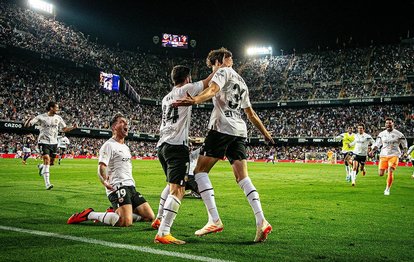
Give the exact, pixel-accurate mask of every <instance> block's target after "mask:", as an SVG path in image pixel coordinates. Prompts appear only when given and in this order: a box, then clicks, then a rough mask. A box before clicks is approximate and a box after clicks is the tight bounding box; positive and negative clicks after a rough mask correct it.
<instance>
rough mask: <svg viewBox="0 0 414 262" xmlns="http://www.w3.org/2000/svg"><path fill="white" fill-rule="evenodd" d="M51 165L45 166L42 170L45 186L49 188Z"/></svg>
mask: <svg viewBox="0 0 414 262" xmlns="http://www.w3.org/2000/svg"><path fill="white" fill-rule="evenodd" d="M49 170H50V165H43V169H42V176H43V179H44V180H45V185H46V187H48V186H49V185H50V172H49Z"/></svg>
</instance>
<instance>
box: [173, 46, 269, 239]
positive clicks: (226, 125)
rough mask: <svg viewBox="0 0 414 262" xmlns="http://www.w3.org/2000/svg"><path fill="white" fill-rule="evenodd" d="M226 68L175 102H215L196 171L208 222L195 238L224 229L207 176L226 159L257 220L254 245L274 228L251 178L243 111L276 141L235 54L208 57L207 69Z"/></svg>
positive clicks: (222, 50)
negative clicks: (257, 110)
mask: <svg viewBox="0 0 414 262" xmlns="http://www.w3.org/2000/svg"><path fill="white" fill-rule="evenodd" d="M223 65H224V66H225V67H223V68H220V69H218V70H217V72H216V73H215V74H214V77H213V79H212V80H211V82H210V84H209V87H208V88H207V89H206V90H204V91H203V92H202V93H201V94H199V95H198V96H196V97H191V96H189V95H187V97H185V98H183V99H182V100H178V101H177V103H176V105H177V106H191V105H194V104H200V103H202V102H205V101H207V100H209V99H212V100H213V104H214V108H213V111H212V113H211V117H210V122H209V125H208V126H209V128H210V131H209V133H208V135H207V137H206V139H205V141H204V145H203V147H202V149H201V152H200V157H199V159H198V163H197V167H196V169H195V170H194V173H195V179H196V182H197V184H198V188H199V190H200V194H201V197H202V198H203V201H204V204H205V206H206V209H207V212H208V217H209V219H208V222H207V224H206V225H205V226H204V227H203V228H202V229H200V230H197V231H196V232H195V235H197V236H203V235H206V234H209V233H213V232H221V231H222V230H223V223H222V222H221V219H220V216H219V214H218V211H217V207H216V203H215V198H214V189H213V186H212V184H211V182H210V179H209V177H208V173H209V172H210V170H211V168H212V167H213V166H214V165H215V163H216V162H217V161H218V160H219V159H222V158H224V156H226V157H227V159H228V160H229V162H230V164H231V165H232V168H233V173H234V175H235V177H236V181H237V183H238V184H239V186H240V188H241V189H242V190H243V191H244V193H245V195H246V197H247V200H248V202H249V204H250V206H251V207H252V209H253V212H254V215H255V218H256V226H257V231H256V237H255V239H254V242H263V241H265V240H266V239H267V236H268V234H269V233H270V232H271V231H272V226H271V225H270V224H269V223H268V222H267V221H266V219H265V217H264V214H263V210H262V206H261V203H260V199H259V193H258V192H257V190H256V188H255V187H254V185H253V183H252V181H251V180H250V178H249V176H248V172H247V160H246V159H247V154H246V138H247V127H246V123H245V122H244V121H243V119H242V118H241V113H240V109H244V112H245V113H246V114H247V117H248V119H249V120H250V121H251V122H252V123H253V124H254V125H255V126H256V127H257V128H258V129H259V130H260V132H261V133H262V134H263V135H264V137H265V138H266V140H268V141H270V142H271V143H274V142H273V139H272V137H271V135H270V133H269V132H268V131H267V129H266V128H265V127H264V125H263V123H262V122H261V120H260V118H259V117H258V116H257V114H256V113H255V111H254V110H253V108H252V106H251V104H250V99H249V91H248V88H247V86H246V83H245V82H244V80H243V78H242V77H241V76H240V75H239V74H238V73H237V72H236V71H234V69H233V68H232V65H233V58H232V53H231V52H230V51H228V50H227V49H225V48H220V49H217V50H213V51H211V52H210V53H209V55H208V57H207V66H208V67H212V68H213V70H215V69H217V68H218V67H219V66H223Z"/></svg>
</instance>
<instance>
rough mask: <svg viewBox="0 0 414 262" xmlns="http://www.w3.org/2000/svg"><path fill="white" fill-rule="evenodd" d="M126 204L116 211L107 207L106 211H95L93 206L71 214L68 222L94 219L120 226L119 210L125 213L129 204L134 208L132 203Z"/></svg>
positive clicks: (74, 222)
mask: <svg viewBox="0 0 414 262" xmlns="http://www.w3.org/2000/svg"><path fill="white" fill-rule="evenodd" d="M124 206H125V207H123V208H121V209H119V208H117V211H116V212H114V211H113V209H112V210H109V209H107V210H106V212H95V211H94V210H93V208H87V209H85V210H83V211H82V212H79V213H75V214H73V215H72V216H70V217H69V219H68V221H67V223H68V224H79V223H81V222H84V221H88V220H92V221H95V222H96V221H100V222H102V223H104V224H107V225H110V226H118V225H119V224H117V223H118V221H119V218H120V215H119V214H118V213H117V212H119V213H121V214H124V212H125V209H128V208H127V206H130V208H131V210H132V205H131V204H129V205H124ZM118 209H119V210H118ZM131 212H132V211H131Z"/></svg>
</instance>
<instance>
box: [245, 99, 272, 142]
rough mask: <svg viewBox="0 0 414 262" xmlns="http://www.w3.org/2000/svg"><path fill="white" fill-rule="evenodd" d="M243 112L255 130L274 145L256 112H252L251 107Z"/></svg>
mask: <svg viewBox="0 0 414 262" xmlns="http://www.w3.org/2000/svg"><path fill="white" fill-rule="evenodd" d="M244 112H245V113H246V115H247V118H248V119H249V121H250V122H251V123H252V124H253V125H254V126H255V127H256V128H257V129H259V131H260V133H262V135H263V136H264V137H265V139H266V140H267V141H269V142H270V143H272V144H274V143H275V141H273V138H272V135H271V134H270V132H269V131H268V130H267V129H266V127H265V126H264V125H263V123H262V120H260V118H259V116H258V115H257V114H256V112H255V111H254V110H253V108H252V107H246V108H245V109H244Z"/></svg>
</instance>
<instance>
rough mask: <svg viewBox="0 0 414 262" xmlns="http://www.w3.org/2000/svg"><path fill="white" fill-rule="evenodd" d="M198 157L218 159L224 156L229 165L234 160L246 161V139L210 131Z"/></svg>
mask: <svg viewBox="0 0 414 262" xmlns="http://www.w3.org/2000/svg"><path fill="white" fill-rule="evenodd" d="M200 155H203V156H209V157H214V158H220V159H223V158H224V156H226V157H227V159H228V160H229V162H230V164H233V162H234V161H235V160H244V159H247V154H246V138H244V137H239V136H231V135H227V134H223V133H220V132H217V131H216V130H210V131H209V132H208V134H207V137H206V140H205V141H204V144H203V146H202V147H201V150H200Z"/></svg>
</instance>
